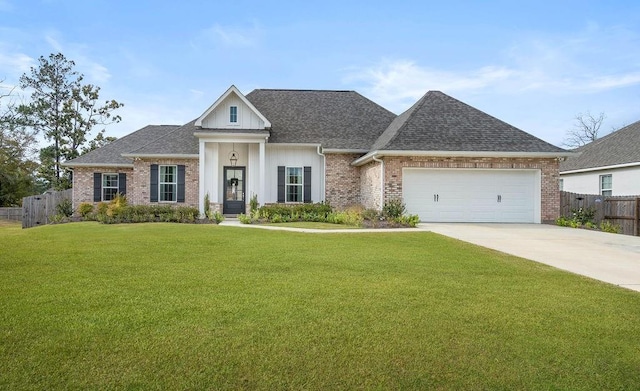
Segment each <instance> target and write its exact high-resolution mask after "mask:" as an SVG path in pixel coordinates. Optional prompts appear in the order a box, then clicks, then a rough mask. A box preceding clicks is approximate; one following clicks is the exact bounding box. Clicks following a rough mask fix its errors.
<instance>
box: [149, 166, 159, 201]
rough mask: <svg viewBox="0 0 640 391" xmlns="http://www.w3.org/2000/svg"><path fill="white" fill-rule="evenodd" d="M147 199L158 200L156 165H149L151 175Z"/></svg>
mask: <svg viewBox="0 0 640 391" xmlns="http://www.w3.org/2000/svg"><path fill="white" fill-rule="evenodd" d="M149 201H151V202H158V165H157V164H152V165H151V177H150V178H149Z"/></svg>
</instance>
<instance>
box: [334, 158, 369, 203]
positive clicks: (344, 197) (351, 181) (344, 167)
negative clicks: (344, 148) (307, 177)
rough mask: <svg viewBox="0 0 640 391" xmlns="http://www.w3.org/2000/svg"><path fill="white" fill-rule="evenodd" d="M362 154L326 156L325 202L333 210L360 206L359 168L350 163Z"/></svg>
mask: <svg viewBox="0 0 640 391" xmlns="http://www.w3.org/2000/svg"><path fill="white" fill-rule="evenodd" d="M360 156H362V154H352V153H345V154H337V153H332V154H326V155H325V158H326V173H325V200H326V201H327V202H328V203H329V204H331V206H333V207H334V208H337V209H344V208H346V207H349V206H352V205H359V204H360V168H359V167H356V166H352V165H351V163H352V162H353V161H354V160H356V159H357V158H358V157H360Z"/></svg>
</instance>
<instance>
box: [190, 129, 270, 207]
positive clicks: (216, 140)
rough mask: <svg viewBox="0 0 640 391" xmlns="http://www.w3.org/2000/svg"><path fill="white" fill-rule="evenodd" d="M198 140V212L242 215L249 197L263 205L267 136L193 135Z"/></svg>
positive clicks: (262, 133)
mask: <svg viewBox="0 0 640 391" xmlns="http://www.w3.org/2000/svg"><path fill="white" fill-rule="evenodd" d="M196 136H197V137H198V138H199V146H200V153H199V159H200V161H199V163H200V164H199V182H200V184H199V197H198V199H199V209H200V213H201V214H204V211H205V198H207V195H208V201H209V207H210V209H211V210H212V211H218V212H220V213H223V214H225V215H237V214H240V213H246V212H247V209H248V204H249V201H250V199H251V197H253V196H255V197H257V200H258V202H259V203H264V202H265V200H264V195H265V193H266V190H265V187H266V172H265V170H266V151H265V144H266V141H267V138H268V137H269V135H268V132H256V133H253V132H252V133H242V134H228V133H227V134H220V133H214V132H211V131H204V132H201V133H196Z"/></svg>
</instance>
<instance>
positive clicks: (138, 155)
mask: <svg viewBox="0 0 640 391" xmlns="http://www.w3.org/2000/svg"><path fill="white" fill-rule="evenodd" d="M120 156H122V157H130V158H142V159H199V158H200V155H197V154H196V155H191V154H182V153H173V154H171V153H156V154H153V153H146V154H141V153H123V154H122V155H120ZM132 167H133V165H132Z"/></svg>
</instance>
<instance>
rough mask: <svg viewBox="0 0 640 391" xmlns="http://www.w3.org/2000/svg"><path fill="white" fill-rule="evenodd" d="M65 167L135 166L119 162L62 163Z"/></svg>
mask: <svg viewBox="0 0 640 391" xmlns="http://www.w3.org/2000/svg"><path fill="white" fill-rule="evenodd" d="M60 165H61V166H63V167H71V168H73V167H124V168H133V164H117V163H61V164H60Z"/></svg>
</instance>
